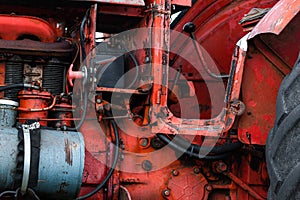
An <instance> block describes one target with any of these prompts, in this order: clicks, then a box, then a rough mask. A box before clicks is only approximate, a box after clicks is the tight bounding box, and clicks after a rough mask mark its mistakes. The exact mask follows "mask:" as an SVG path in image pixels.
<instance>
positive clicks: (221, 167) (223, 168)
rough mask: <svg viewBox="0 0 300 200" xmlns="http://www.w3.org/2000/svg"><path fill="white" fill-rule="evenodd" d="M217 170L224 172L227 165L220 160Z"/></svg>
mask: <svg viewBox="0 0 300 200" xmlns="http://www.w3.org/2000/svg"><path fill="white" fill-rule="evenodd" d="M218 170H219V171H220V172H225V171H227V165H226V164H225V163H223V162H220V163H219V164H218Z"/></svg>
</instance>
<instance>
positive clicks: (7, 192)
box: [0, 191, 17, 198]
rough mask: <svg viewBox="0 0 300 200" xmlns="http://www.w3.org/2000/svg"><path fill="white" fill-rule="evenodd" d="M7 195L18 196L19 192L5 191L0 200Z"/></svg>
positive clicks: (0, 195)
mask: <svg viewBox="0 0 300 200" xmlns="http://www.w3.org/2000/svg"><path fill="white" fill-rule="evenodd" d="M5 195H15V196H16V195H17V192H16V191H4V192H2V193H1V194H0V198H1V197H3V196H5Z"/></svg>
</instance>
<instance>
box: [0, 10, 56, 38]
mask: <svg viewBox="0 0 300 200" xmlns="http://www.w3.org/2000/svg"><path fill="white" fill-rule="evenodd" d="M0 26H1V27H5V29H1V31H0V38H1V39H4V40H18V39H21V38H23V39H24V38H28V37H29V38H32V37H35V38H37V39H38V40H39V41H41V42H55V41H56V39H57V36H56V31H55V30H54V29H53V28H52V27H51V25H50V24H49V23H48V22H47V21H44V20H42V19H40V18H36V17H29V16H15V15H0Z"/></svg>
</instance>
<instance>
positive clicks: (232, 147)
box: [172, 135, 243, 154]
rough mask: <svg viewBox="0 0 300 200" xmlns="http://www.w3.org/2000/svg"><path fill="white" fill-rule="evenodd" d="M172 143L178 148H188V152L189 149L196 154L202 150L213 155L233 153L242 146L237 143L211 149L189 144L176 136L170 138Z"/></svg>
mask: <svg viewBox="0 0 300 200" xmlns="http://www.w3.org/2000/svg"><path fill="white" fill-rule="evenodd" d="M172 142H174V143H176V144H178V145H180V146H184V147H188V146H189V148H188V149H187V150H188V151H191V149H192V150H193V151H196V152H200V150H203V151H210V153H213V154H222V153H225V152H230V151H234V150H236V149H239V148H241V147H242V146H243V144H242V143H241V142H239V141H238V142H234V143H231V144H224V145H221V146H214V147H213V148H211V147H209V146H199V145H196V144H190V142H189V141H186V140H184V139H183V138H182V137H180V136H178V135H177V136H176V137H174V138H172Z"/></svg>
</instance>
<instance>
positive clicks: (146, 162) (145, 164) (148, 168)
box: [142, 160, 152, 172]
mask: <svg viewBox="0 0 300 200" xmlns="http://www.w3.org/2000/svg"><path fill="white" fill-rule="evenodd" d="M142 167H143V169H144V170H146V171H147V172H148V171H151V169H152V163H151V162H150V161H149V160H144V161H143V162H142Z"/></svg>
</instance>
